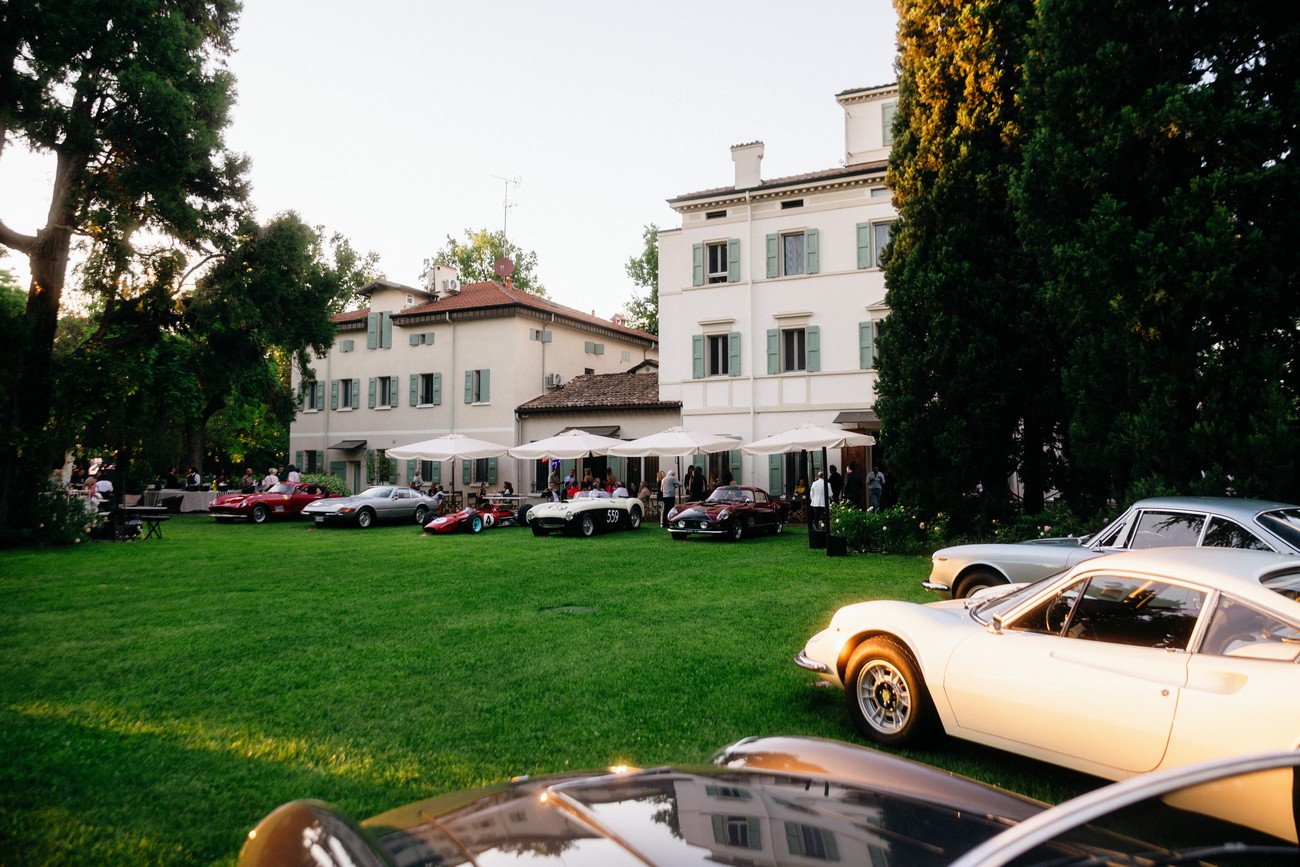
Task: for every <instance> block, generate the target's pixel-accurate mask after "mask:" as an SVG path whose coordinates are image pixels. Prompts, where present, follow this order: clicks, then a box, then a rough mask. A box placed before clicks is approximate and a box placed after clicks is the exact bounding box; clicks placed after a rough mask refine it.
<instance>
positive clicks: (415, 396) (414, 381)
mask: <svg viewBox="0 0 1300 867" xmlns="http://www.w3.org/2000/svg"><path fill="white" fill-rule="evenodd" d="M419 405H420V374H418V373H412V374H411V406H419Z"/></svg>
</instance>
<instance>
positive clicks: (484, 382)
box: [478, 367, 492, 403]
mask: <svg viewBox="0 0 1300 867" xmlns="http://www.w3.org/2000/svg"><path fill="white" fill-rule="evenodd" d="M478 374H479V375H478V384H479V389H478V396H479V397H480V398H481V399H482V401H483V403H487V402H489V401H490V400H492V371H491V370H489V369H488V368H486V367H485V368H483V369H482V370H480V371H479V372H478Z"/></svg>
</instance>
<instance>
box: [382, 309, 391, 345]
mask: <svg viewBox="0 0 1300 867" xmlns="http://www.w3.org/2000/svg"><path fill="white" fill-rule="evenodd" d="M379 322H380V325H381V327H382V328H383V331H382V333H381V339H380V343H379V345H380V347H381V348H383V349H387V348H388V347H390V346H392V345H393V314H391V313H380V314H379Z"/></svg>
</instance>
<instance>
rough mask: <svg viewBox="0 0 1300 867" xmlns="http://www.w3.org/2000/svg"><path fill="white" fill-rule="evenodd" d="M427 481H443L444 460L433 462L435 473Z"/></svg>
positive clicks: (434, 482)
mask: <svg viewBox="0 0 1300 867" xmlns="http://www.w3.org/2000/svg"><path fill="white" fill-rule="evenodd" d="M425 481H426V482H430V483H433V484H437V483H438V482H441V481H442V461H434V462H433V474H432V475H431V476H430V477H429V478H427V479H425Z"/></svg>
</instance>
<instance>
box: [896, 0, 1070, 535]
mask: <svg viewBox="0 0 1300 867" xmlns="http://www.w3.org/2000/svg"><path fill="white" fill-rule="evenodd" d="M897 5H898V9H899V43H900V49H901V54H900V61H899V63H900V74H899V106H898V113H897V119H896V123H895V131H894V147H893V152H892V154H891V158H890V168H889V183H890V186H891V188H892V190H893V194H894V201H895V204H896V206H897V208H898V212H899V221H898V223H897V224H896V226H895V229H894V232H893V235H892V238H891V241H890V245H889V251H888V257H887V259H886V262H885V274H886V281H887V286H888V291H887V295H886V300H887V303H888V304H889V308H890V314H889V318H888V320H887V322H886V327H885V330H884V334H883V336H882V339H881V358H880V380H879V384H878V393H879V399H878V401H877V408H878V411H879V413H880V416H881V421H882V429H883V431H882V436H883V437H884V439H885V445H886V447H887V449H888V454H889V461H890V466H891V469H892V470H893V474H894V476H895V477H896V478H897V479H898V480H899V482H900V485H901V490H902V495H903V497H904V499H906V500H907V501H909V502H913V503H916V504H918V505H920V506H922V507H926V508H930V509H935V510H948V511H953V512H957V513H958V514H961V513H962V512H963V511H964V512H966V513H967V514H969V512H970V511H971V510H970V509H969V508H965V507H966V506H967V505H968V504H970V503H972V502H974V500H972V498H970V497H969V493H970V492H972V491H973V490H974V489H975V488H976V485H977V484H979V483H981V482H982V483H983V486H984V489H985V491H986V496H985V498H984V500H983V510H984V511H985V512H986V513H991V514H997V513H999V512H1000V511H1002V510H1003V509H1005V508H1006V506H1007V504H1008V502H1009V498H1008V497H1006V496H1004V495H1003V494H1002V492H1003V491H1004V490H1005V487H1004V486H1005V480H1006V479H1007V478H1008V476H1010V475H1011V474H1012V473H1019V474H1020V479H1021V481H1022V483H1023V485H1024V488H1025V494H1026V503H1025V507H1026V508H1027V509H1029V510H1031V511H1036V510H1037V509H1038V508H1040V507H1041V504H1042V495H1043V492H1044V490H1045V489H1046V488H1047V487H1048V485H1049V484H1050V478H1049V472H1048V470H1049V466H1050V463H1051V461H1052V459H1053V455H1054V454H1055V450H1054V448H1053V445H1054V440H1053V434H1054V428H1053V417H1054V412H1055V409H1054V407H1055V403H1056V401H1055V394H1056V389H1055V384H1054V377H1053V376H1052V372H1053V367H1054V364H1053V363H1052V360H1051V359H1052V351H1053V347H1054V345H1055V341H1054V340H1053V338H1052V336H1051V334H1050V332H1048V331H1047V330H1046V329H1045V328H1044V327H1043V321H1042V311H1041V309H1040V307H1039V306H1038V299H1039V295H1038V292H1037V287H1038V278H1037V274H1036V273H1035V271H1034V269H1033V268H1032V263H1030V262H1027V261H1026V260H1025V258H1024V256H1023V255H1022V252H1021V249H1020V242H1019V240H1018V237H1017V232H1016V228H1017V220H1016V218H1015V214H1014V213H1013V211H1012V209H1011V206H1010V202H1009V185H1010V181H1011V178H1012V175H1013V171H1014V169H1015V168H1016V167H1017V166H1018V164H1019V162H1020V129H1019V126H1018V122H1017V111H1018V109H1017V106H1016V93H1017V91H1018V90H1019V88H1020V86H1021V81H1020V76H1021V69H1022V60H1023V55H1024V50H1025V48H1024V45H1025V39H1026V33H1027V28H1028V25H1029V22H1030V19H1031V16H1032V14H1033V3H1032V2H1030V0H1008V2H1001V3H972V2H963V0H899V3H898V4H897Z"/></svg>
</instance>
